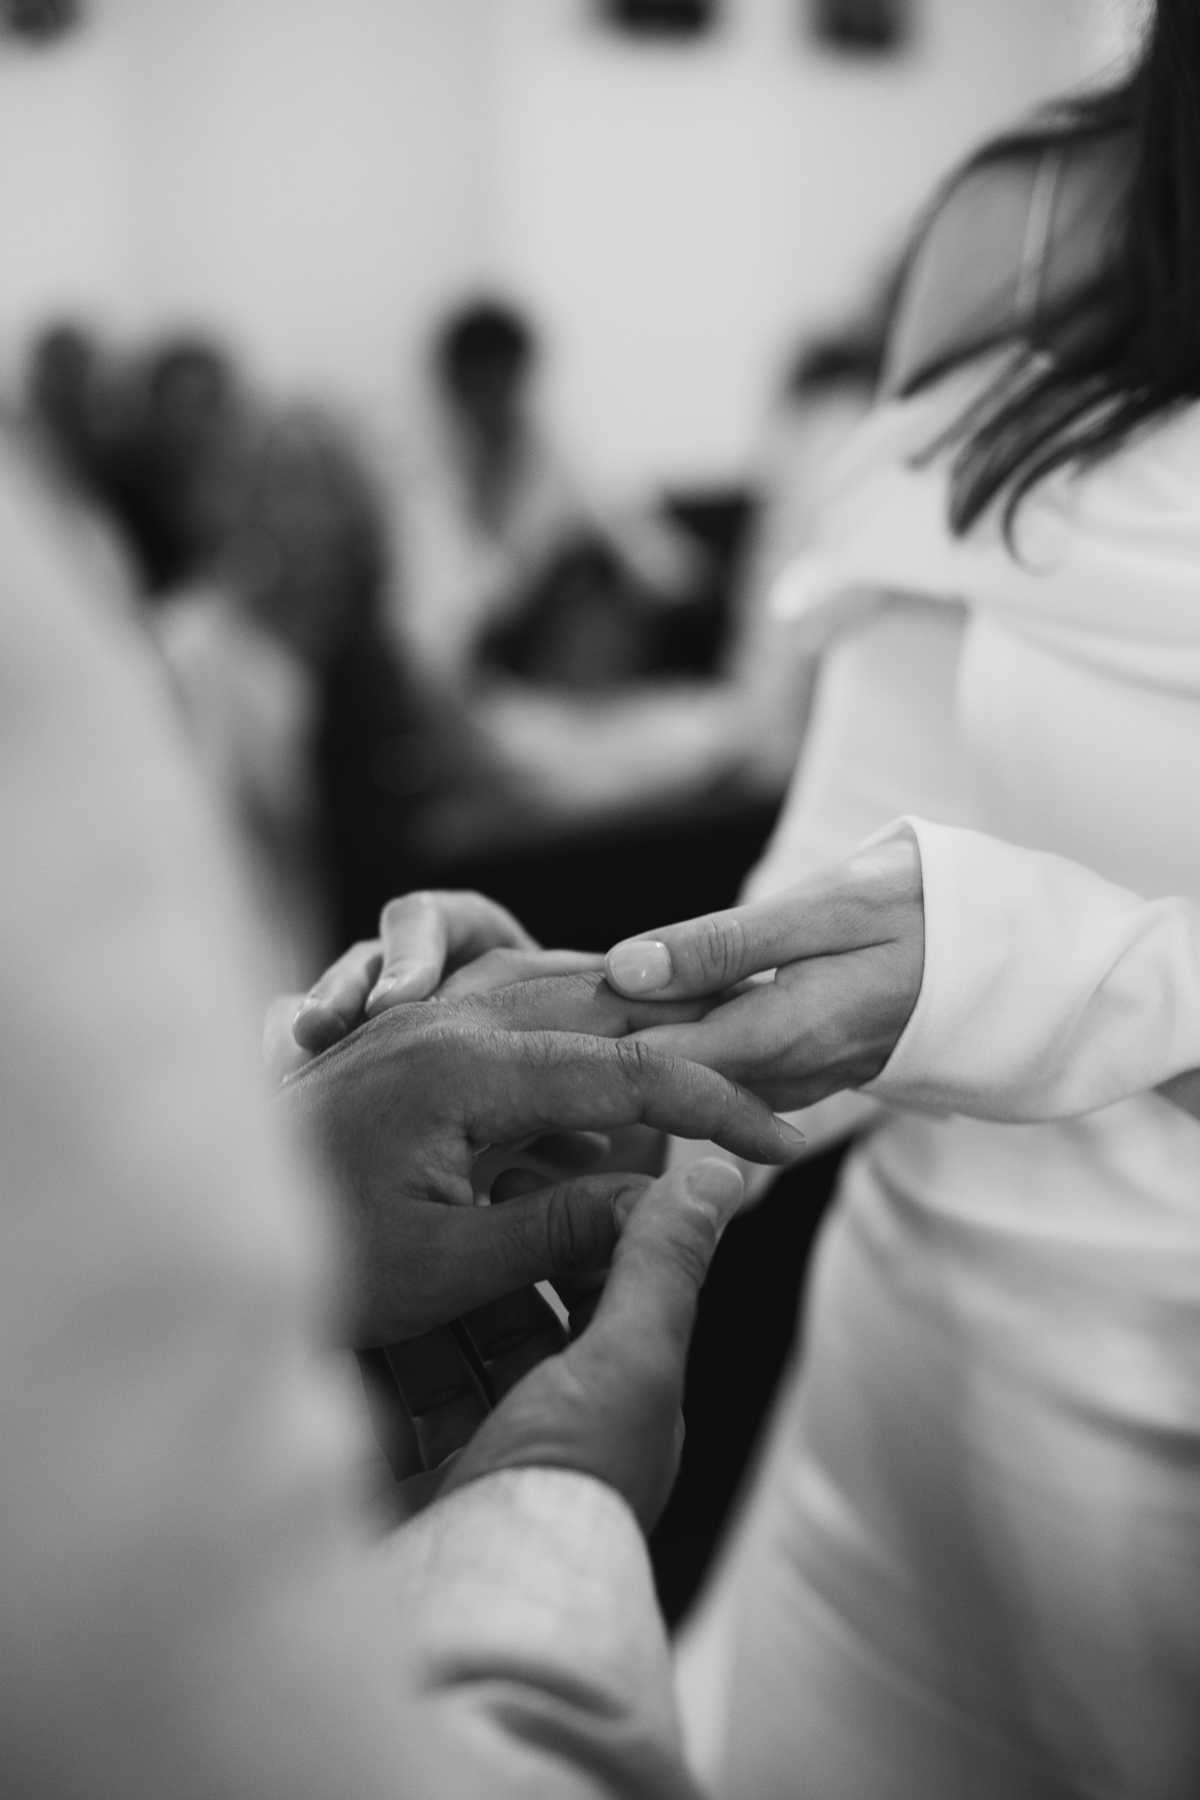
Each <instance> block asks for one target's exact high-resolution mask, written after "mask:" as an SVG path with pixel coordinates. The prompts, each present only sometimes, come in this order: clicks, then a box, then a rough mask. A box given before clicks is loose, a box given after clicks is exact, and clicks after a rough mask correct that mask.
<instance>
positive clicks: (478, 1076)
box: [265, 831, 924, 1524]
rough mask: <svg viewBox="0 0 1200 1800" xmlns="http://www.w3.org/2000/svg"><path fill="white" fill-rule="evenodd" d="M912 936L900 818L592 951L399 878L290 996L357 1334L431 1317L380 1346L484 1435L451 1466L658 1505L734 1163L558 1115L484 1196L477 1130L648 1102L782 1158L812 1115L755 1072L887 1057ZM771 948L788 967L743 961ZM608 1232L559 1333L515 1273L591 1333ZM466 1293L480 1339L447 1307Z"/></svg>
mask: <svg viewBox="0 0 1200 1800" xmlns="http://www.w3.org/2000/svg"><path fill="white" fill-rule="evenodd" d="M923 941H924V939H923V914H922V899H921V881H920V860H919V855H918V852H917V848H916V843H915V839H914V838H913V837H912V836H911V834H910V833H908V832H907V831H905V832H903V833H902V834H900V835H899V836H898V837H897V838H895V839H893V840H892V841H890V842H889V843H886V844H883V845H880V846H878V847H876V848H874V849H871V850H867V851H864V852H862V853H860V855H859V856H857V857H855V858H853V859H851V861H850V862H849V863H847V864H844V865H842V866H841V867H840V868H839V869H836V870H831V871H827V872H824V873H822V874H821V875H819V876H817V877H814V878H812V879H811V880H810V881H809V882H806V883H803V884H801V885H800V886H799V887H797V888H795V889H793V890H791V891H790V892H789V893H787V894H785V895H781V896H779V897H778V898H777V899H775V900H772V901H768V902H761V903H757V904H755V905H753V906H749V907H743V908H738V909H733V910H731V911H730V912H728V913H724V914H713V915H709V916H707V917H705V918H701V919H697V920H692V921H690V922H688V923H685V924H682V925H675V926H671V927H667V928H665V929H664V930H662V931H658V932H655V933H653V934H651V935H648V936H647V937H644V938H638V939H634V940H629V941H627V942H626V943H625V944H622V945H618V946H616V947H615V949H614V950H613V951H611V952H610V953H609V956H608V958H607V961H606V962H605V963H603V964H602V963H601V959H599V958H597V957H592V956H587V955H582V954H579V953H574V952H542V951H539V950H538V949H537V947H536V946H535V945H534V944H533V942H532V940H531V939H530V938H529V937H528V934H526V933H525V932H524V931H523V929H522V928H521V927H520V926H519V925H518V924H517V922H516V921H515V920H513V919H512V918H511V915H509V914H507V913H505V912H504V911H503V909H501V908H498V907H496V906H495V905H494V904H493V903H491V902H488V901H485V900H483V899H482V898H481V897H480V896H477V895H469V894H467V895H429V894H425V895H410V896H406V897H405V898H404V899H402V900H400V901H396V902H393V903H391V905H390V906H389V907H388V908H387V909H385V913H384V917H383V921H382V933H381V938H380V939H379V940H376V941H374V942H372V943H367V944H360V945H356V946H355V947H354V948H353V949H352V950H351V951H349V952H347V954H346V956H345V957H343V958H341V959H340V960H339V962H338V963H337V964H335V965H334V966H333V968H332V969H331V970H330V971H328V972H327V974H326V976H325V977H323V979H322V981H321V982H320V983H319V984H318V986H317V988H316V989H314V991H313V993H312V994H311V995H310V996H309V997H308V999H307V1000H306V1001H305V1002H304V1003H302V1004H300V1005H297V1000H298V997H296V996H284V997H281V999H280V1001H278V1002H277V1003H276V1005H275V1007H274V1008H273V1009H272V1013H271V1016H270V1018H269V1020H268V1026H267V1034H266V1044H265V1047H266V1054H267V1059H268V1063H269V1066H271V1067H272V1069H273V1071H274V1072H275V1073H276V1075H277V1076H289V1075H290V1078H289V1079H287V1080H286V1082H285V1088H284V1094H283V1104H284V1105H285V1106H287V1107H288V1108H289V1109H291V1110H292V1111H294V1112H296V1113H297V1114H298V1115H299V1119H300V1122H301V1124H302V1126H303V1127H304V1129H306V1130H308V1131H309V1132H310V1134H311V1136H312V1138H313V1141H314V1142H315V1144H316V1146H317V1147H318V1149H319V1150H320V1152H321V1153H322V1154H323V1155H324V1157H325V1159H326V1161H327V1163H328V1164H329V1166H330V1168H331V1172H332V1174H333V1178H334V1182H335V1186H336V1187H337V1189H338V1191H339V1192H340V1194H341V1196H342V1199H343V1204H344V1208H345V1211H346V1213H347V1216H348V1219H349V1221H350V1223H351V1232H352V1238H353V1254H352V1256H351V1258H350V1259H349V1267H350V1270H351V1274H350V1277H349V1287H350V1290H351V1292H350V1295H349V1301H350V1306H351V1309H352V1311H353V1314H354V1317H355V1319H356V1323H357V1330H358V1333H359V1336H360V1338H362V1339H364V1340H365V1341H373V1342H379V1341H382V1340H384V1339H396V1338H403V1339H409V1340H412V1339H413V1338H414V1336H415V1335H416V1334H420V1333H425V1335H424V1336H423V1337H420V1338H419V1339H418V1341H416V1342H412V1343H411V1347H405V1346H400V1347H394V1348H393V1349H392V1350H391V1351H390V1352H389V1355H390V1356H391V1357H392V1359H393V1368H394V1370H395V1372H396V1373H397V1375H398V1377H399V1378H400V1382H401V1386H402V1387H403V1388H405V1391H406V1394H408V1395H409V1397H410V1400H411V1403H412V1405H411V1410H413V1412H414V1414H415V1415H416V1416H417V1419H418V1426H419V1431H420V1433H421V1434H422V1435H423V1448H424V1449H425V1453H426V1455H425V1460H426V1462H427V1464H431V1463H436V1462H437V1461H439V1460H440V1459H441V1457H442V1456H443V1455H445V1454H446V1453H447V1452H448V1451H449V1450H452V1449H454V1448H456V1447H457V1446H458V1445H459V1444H461V1443H463V1442H465V1441H466V1440H467V1439H468V1438H470V1440H471V1442H470V1447H469V1448H468V1450H467V1451H466V1453H465V1455H464V1456H463V1457H462V1458H461V1459H460V1462H459V1464H458V1468H457V1470H456V1473H455V1476H454V1479H455V1480H462V1479H467V1478H468V1477H469V1476H470V1475H472V1474H479V1473H484V1472H486V1471H487V1470H488V1469H489V1468H496V1467H503V1466H512V1465H513V1464H519V1463H522V1462H524V1463H528V1462H549V1463H556V1464H559V1465H565V1466H569V1467H572V1468H582V1469H587V1470H589V1471H590V1472H591V1473H593V1474H596V1475H598V1476H600V1477H601V1478H602V1479H605V1480H607V1481H609V1482H611V1483H612V1484H613V1485H615V1486H616V1487H617V1488H618V1489H619V1491H621V1492H623V1493H624V1494H625V1495H626V1498H627V1499H629V1501H630V1503H631V1505H633V1506H634V1509H635V1511H636V1512H637V1513H638V1516H639V1517H640V1518H641V1519H642V1520H643V1523H645V1524H649V1523H651V1522H652V1521H653V1518H654V1517H655V1516H656V1514H657V1511H658V1510H659V1508H660V1507H661V1505H662V1502H663V1500H664V1499H665V1497H666V1494H667V1492H669V1488H670V1484H671V1480H672V1479H673V1472H674V1468H675V1464H676V1460H677V1456H678V1448H679V1442H680V1439H681V1423H682V1421H681V1416H680V1413H679V1397H680V1394H681V1392H682V1380H683V1369H684V1360H685V1355H686V1345H687V1338H688V1334H689V1331H690V1325H691V1319H692V1316H693V1313H694V1307H695V1301H696V1295H697V1292H698V1289H699V1285H700V1282H701V1281H702V1279H703V1275H704V1272H705V1270H706V1268H707V1265H708V1261H709V1259H710V1257H711V1255H712V1251H713V1249H714V1248H715V1244H716V1240H717V1236H718V1235H719V1230H720V1228H721V1226H722V1225H723V1223H724V1222H725V1220H726V1219H727V1218H728V1217H729V1216H730V1215H731V1213H732V1211H734V1210H735V1209H736V1205H737V1202H738V1199H739V1197H740V1192H741V1181H740V1177H738V1176H737V1175H736V1173H735V1172H734V1171H732V1170H730V1169H728V1168H726V1167H725V1166H724V1165H720V1164H713V1163H711V1162H706V1163H701V1164H699V1165H695V1166H694V1167H693V1168H692V1169H691V1170H689V1171H687V1172H682V1171H680V1172H676V1174H674V1175H673V1176H672V1177H670V1178H668V1179H667V1180H665V1181H662V1182H659V1183H656V1184H653V1186H652V1185H651V1184H650V1183H649V1181H648V1180H647V1178H645V1177H639V1176H637V1175H631V1174H622V1173H616V1174H613V1173H607V1174H603V1175H591V1176H588V1175H581V1174H579V1172H578V1169H579V1165H580V1161H581V1149H582V1160H586V1156H587V1145H588V1140H587V1139H586V1138H583V1139H580V1138H579V1137H577V1136H576V1137H574V1138H572V1137H568V1138H566V1139H565V1140H564V1139H562V1138H561V1137H560V1138H559V1139H558V1140H556V1141H557V1143H558V1144H559V1145H565V1147H566V1154H565V1156H564V1155H563V1154H562V1153H561V1151H556V1150H555V1149H554V1148H552V1147H549V1146H548V1141H544V1142H543V1144H542V1145H541V1146H536V1145H535V1146H533V1148H534V1149H535V1150H536V1149H538V1148H541V1150H542V1152H543V1156H542V1159H541V1167H542V1170H543V1173H542V1174H541V1175H538V1176H526V1177H525V1178H524V1179H523V1180H522V1179H521V1178H519V1177H518V1179H517V1182H516V1185H515V1186H514V1185H512V1183H511V1180H510V1183H509V1186H508V1188H507V1190H506V1191H505V1192H503V1193H502V1192H501V1190H500V1188H497V1189H495V1190H493V1195H492V1197H493V1199H498V1198H503V1199H504V1201H505V1204H504V1205H502V1206H492V1207H484V1208H476V1207H475V1206H474V1205H472V1204H471V1202H472V1200H473V1198H474V1191H473V1188H472V1180H471V1176H472V1168H473V1166H474V1168H475V1170H476V1172H477V1171H478V1167H479V1163H478V1157H479V1152H480V1151H481V1149H482V1148H483V1147H484V1146H485V1145H487V1144H504V1143H510V1142H512V1141H513V1140H518V1141H520V1140H528V1139H529V1138H530V1137H535V1136H536V1135H537V1134H539V1133H542V1132H547V1131H557V1132H561V1131H562V1130H563V1129H564V1128H566V1129H567V1130H568V1131H574V1132H579V1131H584V1132H586V1131H588V1130H590V1129H604V1128H612V1127H614V1126H622V1125H627V1124H630V1123H633V1122H634V1121H643V1122H645V1123H647V1124H649V1125H652V1126H655V1127H657V1128H659V1129H660V1130H664V1131H673V1132H676V1133H678V1134H680V1135H691V1136H702V1137H709V1138H712V1139H714V1140H715V1141H717V1142H719V1143H722V1144H724V1145H725V1146H726V1147H727V1148H730V1149H732V1150H735V1151H737V1152H738V1153H740V1154H742V1155H746V1156H748V1157H750V1158H751V1159H754V1160H760V1161H783V1160H787V1158H788V1157H789V1156H790V1155H792V1154H794V1153H795V1149H796V1147H797V1144H798V1142H799V1140H798V1138H797V1136H796V1134H794V1133H789V1131H788V1129H787V1127H786V1126H784V1125H781V1123H780V1122H779V1121H777V1120H775V1119H773V1118H772V1116H771V1114H770V1113H769V1112H767V1110H766V1108H765V1106H763V1104H762V1099H761V1098H759V1099H755V1098H754V1096H753V1094H752V1093H751V1092H749V1091H748V1090H750V1089H753V1090H755V1092H756V1093H757V1094H758V1095H759V1096H761V1097H765V1098H766V1099H768V1100H770V1102H771V1103H772V1104H775V1105H782V1106H788V1107H793V1106H799V1105H804V1104H807V1103H808V1102H810V1101H812V1100H814V1099H818V1098H820V1097H821V1096H822V1095H823V1094H826V1093H829V1092H831V1091H834V1090H835V1089H837V1088H840V1087H843V1086H847V1085H857V1084H859V1083H861V1082H862V1081H865V1080H868V1079H870V1077H871V1076H872V1075H874V1074H876V1073H877V1072H878V1070H879V1069H880V1068H881V1067H882V1066H883V1064H884V1062H885V1061H886V1060H887V1057H888V1055H889V1054H890V1052H891V1049H892V1047H893V1046H894V1044H895V1042H896V1040H897V1038H898V1037H899V1035H900V1033H901V1031H902V1030H903V1028H904V1024H905V1023H906V1021H907V1019H908V1016H909V1015H910V1013H911V1011H912V1007H913V1005H914V1004H915V1001H916V998H917V994H918V992H919V989H920V981H921V969H922V961H923ZM602 968H603V969H604V971H605V973H606V974H607V980H604V979H603V977H602V974H601V969H602ZM770 969H774V970H775V971H776V973H775V978H774V980H773V981H771V982H769V983H757V984H752V985H749V986H747V985H745V983H746V978H747V977H751V976H754V975H756V974H759V973H761V972H762V971H764V970H770ZM431 997H434V998H431ZM364 1021H365V1024H364ZM360 1026H361V1027H362V1028H361V1029H360V1028H359V1027H360ZM731 1078H732V1079H731ZM739 1084H744V1085H739ZM547 1155H548V1156H549V1159H550V1160H549V1163H548V1164H547V1162H546V1160H545V1158H546V1156H547ZM556 1156H557V1158H558V1166H556ZM529 1160H531V1161H532V1162H533V1163H534V1164H535V1166H536V1164H537V1162H538V1159H537V1158H536V1157H531V1158H530V1159H529ZM572 1165H574V1167H573V1168H572ZM559 1176H563V1177H565V1178H563V1179H559V1178H558V1177H559ZM531 1189H532V1191H530V1190H531ZM614 1250H615V1252H616V1261H615V1265H614V1273H613V1276H612V1277H611V1279H610V1282H609V1285H608V1288H607V1289H606V1291H605V1292H604V1294H603V1296H602V1298H601V1300H600V1309H599V1312H598V1313H597V1315H596V1318H595V1322H594V1323H593V1324H591V1326H590V1329H589V1330H587V1331H586V1332H585V1333H584V1335H583V1336H582V1337H581V1338H580V1339H579V1341H578V1342H577V1343H571V1344H570V1346H569V1347H567V1346H568V1339H567V1336H566V1334H565V1333H562V1332H561V1331H560V1330H559V1329H558V1327H557V1325H556V1324H555V1322H554V1321H553V1320H552V1319H550V1318H548V1316H547V1315H546V1313H545V1311H544V1309H539V1308H538V1306H537V1305H536V1304H535V1303H534V1302H535V1298H536V1297H535V1296H533V1295H531V1294H525V1295H520V1294H514V1293H513V1290H516V1289H519V1288H520V1287H521V1286H522V1284H525V1283H529V1282H532V1281H536V1280H539V1279H542V1278H545V1277H550V1276H554V1277H557V1278H558V1279H559V1285H560V1291H562V1292H563V1293H564V1294H565V1295H566V1297H567V1299H568V1302H570V1301H571V1299H572V1298H574V1300H575V1301H576V1303H577V1304H576V1306H575V1309H574V1310H573V1312H572V1317H571V1325H572V1329H573V1330H577V1329H579V1328H580V1327H581V1326H583V1325H585V1324H587V1322H588V1320H589V1319H590V1317H591V1315H592V1312H593V1311H594V1309H595V1302H596V1294H597V1277H596V1275H595V1273H594V1272H595V1271H597V1270H602V1269H604V1268H606V1267H607V1266H608V1264H609V1262H610V1260H611V1259H612V1258H613V1254H614ZM589 1272H590V1278H589ZM581 1275H582V1276H583V1279H582V1280H580V1279H579V1277H580V1276H581ZM503 1296H507V1298H502V1297H503ZM462 1313H467V1314H468V1315H469V1318H468V1321H467V1326H468V1330H469V1332H470V1334H471V1336H470V1342H471V1346H472V1349H473V1355H472V1356H470V1357H467V1356H464V1353H463V1345H462V1342H461V1339H460V1338H459V1339H456V1338H455V1337H454V1336H453V1335H452V1334H451V1333H450V1332H449V1331H448V1330H447V1328H446V1321H448V1320H450V1319H452V1318H454V1317H455V1316H456V1315H459V1314H462ZM431 1327H432V1328H434V1329H430V1328H431ZM457 1329H458V1330H459V1331H460V1332H461V1330H462V1328H461V1327H459V1328H457ZM555 1352H561V1354H554V1353H555ZM543 1358H545V1359H546V1360H542V1359H543ZM481 1361H482V1367H480V1363H481ZM472 1365H474V1366H472ZM481 1374H482V1376H483V1380H484V1382H485V1383H487V1385H488V1386H490V1387H491V1388H492V1393H491V1394H490V1395H488V1394H487V1393H485V1392H484V1391H483V1390H482V1389H481V1386H480V1382H479V1379H478V1378H479V1376H480V1375H481ZM504 1395H507V1398H503V1399H502V1401H501V1404H500V1405H499V1407H498V1408H497V1410H496V1411H495V1412H492V1413H490V1416H489V1402H490V1400H492V1399H495V1398H500V1397H501V1396H504Z"/></svg>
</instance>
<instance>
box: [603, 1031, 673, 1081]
mask: <svg viewBox="0 0 1200 1800" xmlns="http://www.w3.org/2000/svg"><path fill="white" fill-rule="evenodd" d="M613 1048H614V1053H615V1055H616V1058H617V1062H618V1065H619V1066H620V1069H621V1072H622V1074H623V1075H625V1076H626V1077H627V1078H628V1080H629V1081H630V1082H632V1083H633V1085H634V1086H636V1087H643V1086H647V1085H650V1084H651V1083H657V1082H659V1081H663V1080H666V1079H669V1077H670V1075H671V1073H672V1070H673V1067H674V1058H672V1057H670V1056H664V1054H663V1052H662V1051H661V1050H655V1049H653V1048H652V1047H651V1045H649V1044H647V1043H646V1042H645V1040H644V1039H643V1038H636V1037H628V1038H619V1039H618V1040H617V1042H616V1043H615V1044H614V1046H613Z"/></svg>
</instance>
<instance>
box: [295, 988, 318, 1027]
mask: <svg viewBox="0 0 1200 1800" xmlns="http://www.w3.org/2000/svg"><path fill="white" fill-rule="evenodd" d="M320 1004H321V1002H320V999H319V998H318V996H317V995H316V994H306V995H305V997H304V999H303V1000H302V1001H301V1002H300V1004H299V1006H298V1007H297V1008H296V1010H295V1012H294V1013H293V1014H292V1024H293V1025H298V1024H299V1023H300V1021H301V1019H302V1018H303V1017H304V1015H305V1014H306V1013H310V1012H311V1011H312V1009H313V1007H314V1006H320Z"/></svg>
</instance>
